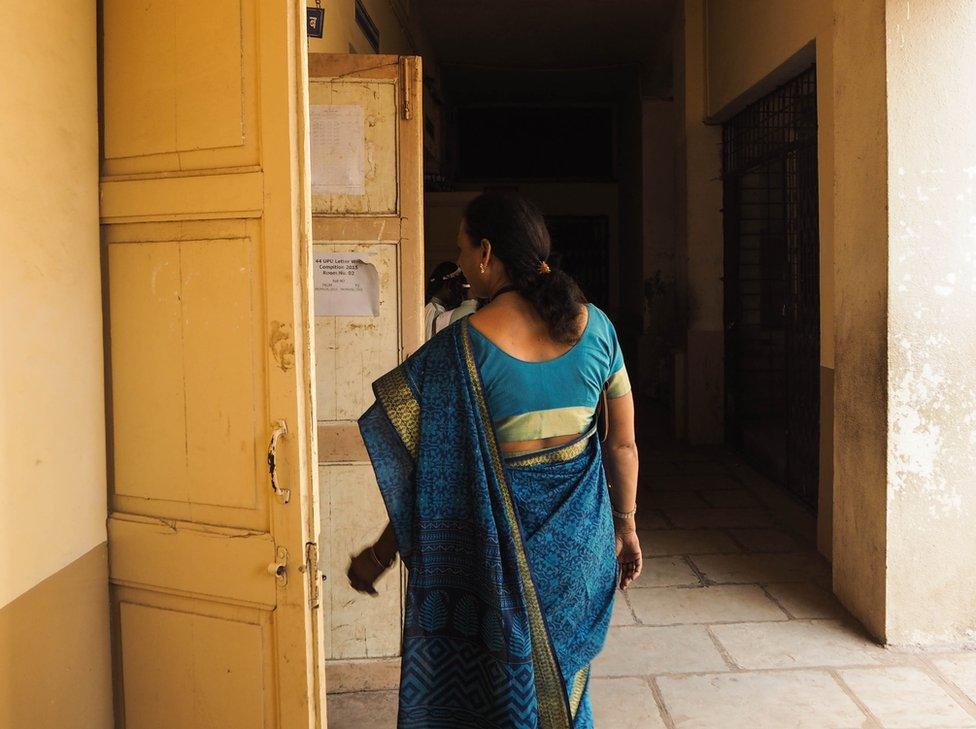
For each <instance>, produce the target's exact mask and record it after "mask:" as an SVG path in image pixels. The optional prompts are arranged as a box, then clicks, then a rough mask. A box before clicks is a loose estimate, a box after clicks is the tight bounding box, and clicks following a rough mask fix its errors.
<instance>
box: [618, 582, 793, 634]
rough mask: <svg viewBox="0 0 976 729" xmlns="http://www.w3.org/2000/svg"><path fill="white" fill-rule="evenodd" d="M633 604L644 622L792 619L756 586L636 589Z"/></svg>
mask: <svg viewBox="0 0 976 729" xmlns="http://www.w3.org/2000/svg"><path fill="white" fill-rule="evenodd" d="M630 604H631V605H632V606H633V608H634V614H635V615H636V616H637V619H638V620H639V621H640V622H641V623H642V624H644V625H680V624H682V623H744V622H752V621H756V622H758V621H765V620H788V619H789V617H788V616H787V615H786V613H784V612H783V611H782V610H781V609H780V608H779V607H778V606H777V605H776V603H775V602H773V601H772V600H770V599H769V597H768V596H767V595H766V593H765V592H763V591H762V588H760V587H756V586H755V585H724V586H716V587H692V588H688V587H659V588H655V589H648V590H634V591H633V592H632V593H631V594H630Z"/></svg>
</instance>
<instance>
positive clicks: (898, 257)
mask: <svg viewBox="0 0 976 729" xmlns="http://www.w3.org/2000/svg"><path fill="white" fill-rule="evenodd" d="M884 5H885V12H886V18H885V29H886V37H885V48H884V52H885V57H886V62H887V78H886V85H885V88H886V91H887V105H888V116H887V136H888V148H887V166H888V176H887V182H888V184H887V197H888V199H887V203H888V210H887V224H888V260H887V269H888V302H887V316H888V321H887V338H888V341H887V368H888V388H887V410H888V419H887V474H888V484H887V487H888V488H887V512H888V519H887V545H888V551H887V559H886V573H887V594H886V604H887V621H886V625H885V630H886V638H887V640H888V642H890V643H894V644H925V645H928V644H940V643H948V644H953V643H969V644H976V599H974V595H976V561H974V560H973V555H976V529H973V523H974V521H976V447H974V446H976V368H974V367H973V363H974V362H976V187H974V185H976V183H974V180H976V125H974V121H973V120H974V119H976V95H974V94H973V89H974V88H976V50H974V39H976V5H973V4H972V3H965V2H937V1H936V0H927V1H925V0H923V1H922V2H917V1H916V2H911V3H909V2H907V0H888V1H887V2H886V3H884ZM920 595H921V596H924V599H919V597H920Z"/></svg>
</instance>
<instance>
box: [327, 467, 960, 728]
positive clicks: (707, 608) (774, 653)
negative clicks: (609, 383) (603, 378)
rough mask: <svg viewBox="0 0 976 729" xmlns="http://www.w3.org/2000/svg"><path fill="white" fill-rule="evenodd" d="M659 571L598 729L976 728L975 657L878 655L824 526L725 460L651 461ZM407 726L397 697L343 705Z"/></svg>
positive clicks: (628, 602)
mask: <svg viewBox="0 0 976 729" xmlns="http://www.w3.org/2000/svg"><path fill="white" fill-rule="evenodd" d="M639 506H640V522H639V527H640V536H641V544H642V546H643V548H644V552H645V555H646V561H645V567H644V574H643V575H642V576H641V578H640V580H639V581H638V582H637V583H635V585H634V586H633V587H632V588H631V589H630V590H628V591H627V592H626V593H621V592H619V591H618V592H617V601H616V605H615V610H614V615H613V622H612V626H611V629H610V635H609V637H608V639H607V643H606V645H605V647H604V650H603V652H602V653H601V655H600V656H599V657H598V658H597V660H596V661H595V662H594V664H593V678H592V680H591V691H592V700H593V705H594V713H595V718H596V726H597V727H598V729H659V728H661V727H670V728H673V729H674V728H676V729H738V728H739V727H742V728H748V729H766V728H768V729H786V728H791V729H792V728H797V729H835V728H836V729H840V728H842V727H843V728H845V729H846V728H848V727H849V728H852V729H853V728H854V727H875V728H878V727H884V728H890V729H923V728H927V727H943V728H952V729H962V727H973V728H976V652H968V653H908V652H895V651H891V650H886V649H883V648H881V647H878V646H877V645H875V644H874V643H872V642H871V641H870V640H869V639H868V638H867V637H866V635H865V633H864V632H863V630H862V629H861V627H860V626H859V625H858V624H857V623H856V622H855V621H853V620H852V619H851V618H850V617H849V616H848V615H847V613H846V612H845V611H844V609H843V608H842V607H841V606H840V605H839V604H838V603H837V602H836V600H835V599H834V598H833V596H832V595H831V593H830V567H829V564H828V563H827V562H826V561H825V560H824V559H822V558H821V557H820V556H819V555H818V554H817V553H816V551H815V549H814V546H813V543H814V522H813V519H812V518H811V517H810V516H809V515H808V514H807V513H805V512H804V511H803V510H802V509H801V508H799V507H798V506H797V505H796V504H795V503H794V502H792V500H790V499H789V498H787V497H786V496H785V495H784V494H783V493H782V492H781V491H779V490H778V489H777V488H776V487H775V486H773V485H772V484H770V483H769V482H767V481H766V480H765V479H763V478H761V477H760V476H759V475H758V474H756V473H755V472H754V471H752V470H751V469H749V468H748V467H746V466H745V465H744V464H743V463H742V462H741V461H740V460H739V459H737V458H736V457H734V456H732V455H731V454H729V453H728V452H726V451H724V450H710V451H702V450H687V449H684V450H678V449H672V450H668V451H653V450H649V449H642V457H641V491H640V496H639ZM328 711H329V727H330V729H358V728H359V727H369V729H388V728H392V727H395V726H396V692H395V691H367V692H358V693H346V694H332V695H330V696H329V704H328Z"/></svg>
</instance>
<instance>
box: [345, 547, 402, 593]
mask: <svg viewBox="0 0 976 729" xmlns="http://www.w3.org/2000/svg"><path fill="white" fill-rule="evenodd" d="M372 549H373V547H366V549H364V550H363V551H362V552H360V553H359V554H357V555H354V556H352V557H351V558H350V560H349V569H348V570H346V577H348V578H349V584H350V585H352V589H354V590H356V592H365V593H366V594H367V595H378V594H379V593H378V592H377V591H376V588H375V587H374V586H373V585H374V584H375V583H376V580H378V579H379V578H380V575H382V574H383V573H384V572H386V571H387V570H388V569H389V567H382V566H380V564H379V562H378V561H377V560H376V559H374V557H373V555H372V554H370V551H371V550H372ZM391 564H392V562H391Z"/></svg>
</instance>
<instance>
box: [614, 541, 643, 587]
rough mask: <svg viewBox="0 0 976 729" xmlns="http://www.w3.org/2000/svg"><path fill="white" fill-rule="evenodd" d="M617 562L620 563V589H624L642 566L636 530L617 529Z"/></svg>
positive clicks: (635, 577) (637, 574) (638, 574)
mask: <svg viewBox="0 0 976 729" xmlns="http://www.w3.org/2000/svg"><path fill="white" fill-rule="evenodd" d="M616 541H617V564H618V565H620V589H621V590H626V589H627V587H628V586H629V585H630V583H631V582H633V581H634V580H636V579H637V578H638V577H639V576H640V573H641V569H642V568H643V566H644V556H643V554H641V546H640V540H639V539H638V538H637V532H636V531H635V530H631V531H618V532H617V533H616Z"/></svg>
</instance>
